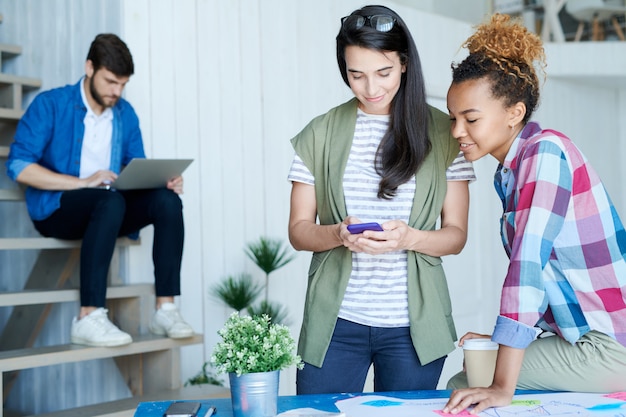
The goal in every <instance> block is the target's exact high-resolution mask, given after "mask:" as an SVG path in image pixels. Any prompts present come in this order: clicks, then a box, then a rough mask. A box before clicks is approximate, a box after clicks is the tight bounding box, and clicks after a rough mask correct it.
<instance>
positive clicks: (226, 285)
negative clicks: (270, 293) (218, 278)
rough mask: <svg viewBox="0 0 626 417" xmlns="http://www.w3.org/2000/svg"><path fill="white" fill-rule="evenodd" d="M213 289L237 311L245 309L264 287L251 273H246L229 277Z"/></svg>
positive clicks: (217, 295) (225, 302)
mask: <svg viewBox="0 0 626 417" xmlns="http://www.w3.org/2000/svg"><path fill="white" fill-rule="evenodd" d="M211 290H212V292H213V294H214V295H215V296H216V297H218V298H219V299H220V300H222V301H223V302H224V304H226V305H227V306H229V307H231V308H232V309H234V310H236V311H243V310H245V309H246V308H247V307H249V306H250V305H251V304H252V303H253V302H254V300H256V298H257V297H258V296H259V294H261V291H263V287H262V286H261V285H259V284H257V283H255V282H253V281H252V276H251V275H250V274H245V273H244V274H239V275H237V276H236V277H233V276H229V277H227V278H226V279H224V280H222V282H220V283H219V284H217V285H215V286H213V287H212V289H211Z"/></svg>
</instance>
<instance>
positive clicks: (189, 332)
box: [149, 303, 193, 339]
mask: <svg viewBox="0 0 626 417" xmlns="http://www.w3.org/2000/svg"><path fill="white" fill-rule="evenodd" d="M149 327H150V331H151V332H152V333H154V334H158V335H159V336H166V335H167V336H169V337H171V338H172V339H182V338H185V337H191V336H193V328H192V327H191V326H190V325H189V324H188V323H187V322H186V321H185V320H183V318H182V317H181V315H180V312H179V311H178V307H176V305H175V304H174V303H163V304H161V308H159V309H158V310H157V311H156V312H155V313H154V316H152V321H151V322H150V326H149Z"/></svg>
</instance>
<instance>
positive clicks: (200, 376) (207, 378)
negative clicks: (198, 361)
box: [185, 362, 224, 387]
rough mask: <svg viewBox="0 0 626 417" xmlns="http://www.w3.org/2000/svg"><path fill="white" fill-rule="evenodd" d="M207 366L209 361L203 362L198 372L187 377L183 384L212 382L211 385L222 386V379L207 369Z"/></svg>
mask: <svg viewBox="0 0 626 417" xmlns="http://www.w3.org/2000/svg"><path fill="white" fill-rule="evenodd" d="M208 366H209V363H208V362H205V363H204V365H202V370H201V371H200V372H198V373H197V374H196V375H195V376H193V377H191V378H189V379H188V380H187V381H186V382H185V386H188V385H202V384H212V385H218V386H220V387H223V386H224V381H222V380H221V379H220V378H218V377H217V376H215V375H214V374H213V372H211V371H209V370H207V367H208Z"/></svg>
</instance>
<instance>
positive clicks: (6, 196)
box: [0, 188, 24, 201]
mask: <svg viewBox="0 0 626 417" xmlns="http://www.w3.org/2000/svg"><path fill="white" fill-rule="evenodd" d="M0 201H24V193H23V192H22V190H20V189H13V190H9V189H6V188H5V189H0Z"/></svg>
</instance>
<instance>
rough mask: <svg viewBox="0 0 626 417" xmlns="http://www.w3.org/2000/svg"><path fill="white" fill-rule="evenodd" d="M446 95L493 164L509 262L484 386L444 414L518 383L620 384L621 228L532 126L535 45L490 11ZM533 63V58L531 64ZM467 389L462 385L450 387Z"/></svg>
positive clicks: (624, 304) (600, 192) (567, 146)
mask: <svg viewBox="0 0 626 417" xmlns="http://www.w3.org/2000/svg"><path fill="white" fill-rule="evenodd" d="M464 46H465V47H467V48H468V49H469V56H468V57H467V58H466V59H465V60H463V61H462V62H461V63H460V64H457V65H453V70H452V85H451V87H450V89H449V91H448V110H449V113H450V118H451V120H452V135H453V136H454V137H455V138H456V139H457V140H458V142H459V143H460V146H461V151H463V153H464V154H465V158H466V159H467V160H469V161H476V160H478V159H480V158H482V157H483V156H485V155H487V154H490V155H492V156H493V157H495V158H496V159H497V160H498V162H499V165H498V168H497V170H496V174H495V181H494V184H495V188H496V191H497V193H498V195H499V197H500V199H501V200H502V206H503V211H504V214H503V216H502V218H501V220H500V221H501V236H502V242H503V245H504V248H505V250H506V253H507V255H508V256H509V259H510V264H509V267H508V270H507V273H506V276H505V279H504V284H503V290H502V295H501V300H500V315H499V316H498V318H497V321H496V325H495V329H494V332H493V334H492V335H491V336H487V335H479V334H476V333H468V334H466V335H465V336H463V337H462V338H461V340H460V342H459V345H463V342H464V341H465V340H468V339H472V338H480V337H487V338H489V337H490V338H491V339H492V340H493V341H495V342H497V343H499V345H500V348H499V352H498V358H497V361H496V370H495V374H494V379H493V383H492V384H491V386H489V387H486V388H469V389H467V388H465V387H467V379H466V378H465V375H464V373H460V374H457V375H456V376H454V377H453V378H452V379H451V380H450V382H449V383H448V388H454V389H457V390H455V391H454V392H453V393H452V395H451V397H450V400H449V401H448V403H447V405H446V406H445V408H444V411H445V412H451V413H453V414H456V413H459V412H461V411H462V410H464V409H466V408H468V407H469V406H471V405H472V404H475V407H474V408H473V410H472V413H479V412H480V411H482V410H484V409H485V408H487V407H493V406H503V405H508V404H509V403H510V401H511V399H512V396H513V394H514V391H515V389H516V388H517V389H532V390H559V391H583V392H610V391H623V390H626V376H625V375H626V260H625V253H626V233H625V232H624V227H623V226H622V222H621V221H620V219H619V217H618V215H617V212H616V210H615V208H614V206H613V204H612V202H611V199H610V198H609V196H608V194H607V192H606V190H605V188H604V186H603V185H602V182H601V181H600V178H599V177H598V174H597V173H596V172H595V171H594V169H593V168H592V167H591V165H590V164H589V162H588V161H587V160H586V158H585V157H584V156H583V155H582V153H581V151H580V150H579V149H578V148H577V147H576V145H574V143H573V142H572V141H571V140H570V139H569V138H568V137H567V136H565V135H564V134H563V133H560V132H557V131H555V130H550V129H542V128H541V127H540V126H539V124H537V123H535V122H531V121H529V119H530V117H531V115H532V113H533V111H534V110H535V108H536V106H537V103H538V102H539V89H540V88H539V87H540V85H539V77H538V76H537V73H536V70H537V69H539V70H541V71H543V68H545V54H544V50H543V46H542V44H541V40H540V39H539V38H538V37H537V36H536V35H535V34H533V33H530V32H529V31H528V30H526V28H525V27H524V26H523V25H522V24H520V23H519V22H517V21H514V20H512V19H510V17H509V16H506V15H500V14H496V15H494V16H493V17H492V18H491V20H490V22H488V23H485V24H483V25H480V26H479V27H478V29H477V31H476V32H475V33H474V34H473V35H472V36H471V37H470V38H469V39H468V40H467V41H466V42H465V44H464ZM536 64H537V65H536ZM458 388H465V389H458Z"/></svg>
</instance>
